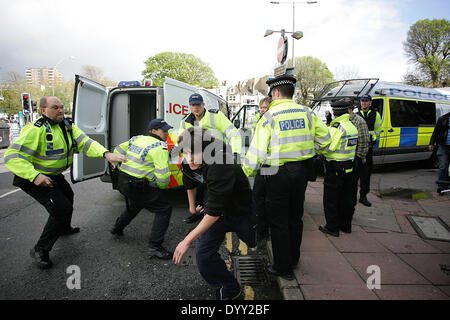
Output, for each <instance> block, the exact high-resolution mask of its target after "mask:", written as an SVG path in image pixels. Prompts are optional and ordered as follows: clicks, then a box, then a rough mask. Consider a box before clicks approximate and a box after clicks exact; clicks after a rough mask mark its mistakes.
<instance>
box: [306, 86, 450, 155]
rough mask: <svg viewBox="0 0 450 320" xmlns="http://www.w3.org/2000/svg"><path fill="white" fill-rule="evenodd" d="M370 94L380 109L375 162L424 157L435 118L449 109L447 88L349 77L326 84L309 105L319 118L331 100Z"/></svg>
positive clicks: (356, 97)
mask: <svg viewBox="0 0 450 320" xmlns="http://www.w3.org/2000/svg"><path fill="white" fill-rule="evenodd" d="M365 94H369V95H370V96H371V97H372V109H375V110H377V111H378V112H379V113H380V116H381V119H382V125H381V134H380V138H379V139H378V140H377V142H376V144H375V146H374V149H373V155H374V164H385V163H394V162H405V161H417V160H427V159H429V158H430V156H431V154H432V153H431V152H430V151H429V150H428V145H429V143H430V138H431V135H432V133H433V130H434V126H435V124H436V121H437V119H438V118H439V117H440V116H441V115H443V114H445V113H447V112H450V91H448V90H444V89H432V88H424V87H416V86H410V85H405V84H400V83H393V82H383V81H379V79H377V78H366V79H349V80H342V81H337V82H333V83H330V84H328V85H326V86H325V87H324V88H323V90H322V91H321V92H320V94H319V95H318V96H317V98H316V99H315V100H314V101H313V103H312V105H311V107H312V109H313V111H314V112H315V113H316V114H317V115H318V116H319V117H320V118H322V119H324V117H325V112H326V111H327V110H328V111H331V106H330V103H331V102H332V101H335V100H338V99H344V98H345V99H350V100H353V102H354V104H355V105H356V106H358V107H359V105H360V103H359V98H360V97H361V96H363V95H365Z"/></svg>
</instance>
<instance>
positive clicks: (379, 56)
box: [0, 0, 450, 83]
mask: <svg viewBox="0 0 450 320" xmlns="http://www.w3.org/2000/svg"><path fill="white" fill-rule="evenodd" d="M287 2H290V3H281V4H278V5H276V4H271V3H270V1H269V0H222V1H216V0H209V1H208V0H188V1H186V0H160V1H146V0H120V1H119V0H108V1H106V0H77V1H68V0H14V1H13V0H0V80H2V79H3V80H5V79H6V72H8V71H14V72H17V73H19V74H22V75H25V69H26V68H28V67H40V66H49V67H53V66H55V65H56V64H58V63H59V65H58V69H59V70H60V71H61V72H62V74H63V77H64V79H65V80H70V79H73V78H74V75H75V74H78V73H79V72H80V71H81V68H82V66H83V65H91V66H95V67H98V68H100V69H101V70H102V71H103V73H104V76H106V77H109V78H111V79H113V80H117V81H120V80H142V78H143V76H142V75H141V72H142V70H144V68H145V65H144V61H145V60H146V59H147V58H149V57H150V56H153V55H156V54H158V53H160V52H165V51H172V52H184V53H189V54H194V55H195V56H197V57H198V58H200V59H201V60H202V61H204V62H205V63H207V64H208V65H209V66H210V67H211V68H212V70H213V71H214V73H215V75H216V77H217V78H218V79H219V81H220V82H223V81H224V80H228V82H229V83H235V82H237V81H238V80H245V79H249V78H253V77H262V76H265V75H270V74H273V68H274V67H276V66H277V59H276V53H277V44H278V40H279V38H280V34H279V33H274V34H272V35H271V36H268V37H264V32H265V30H266V29H272V30H281V29H285V30H286V31H292V28H293V19H292V11H293V8H292V4H291V1H287ZM425 18H428V19H435V18H436V19H443V18H445V19H449V20H450V1H448V0H399V1H392V0H391V1H387V0H317V4H306V3H304V2H303V3H301V2H300V1H299V2H297V3H296V5H295V21H294V23H295V29H296V31H297V30H299V31H302V32H303V34H304V37H303V38H302V39H300V40H295V56H296V57H298V56H313V57H316V58H319V59H320V60H321V61H322V62H324V63H326V64H327V66H328V69H329V70H330V71H332V72H333V73H336V72H345V71H349V70H350V71H353V73H357V74H358V76H361V77H377V78H380V79H381V80H384V81H401V80H402V77H403V76H404V74H405V73H406V71H407V70H408V68H412V66H411V65H409V64H408V60H407V58H406V56H405V54H404V51H403V45H402V43H403V42H404V41H405V40H406V36H407V32H408V29H409V27H410V26H411V25H412V24H414V23H415V22H416V21H417V20H421V19H425ZM289 39H290V41H289V46H290V48H289V52H288V57H289V58H291V55H292V51H290V50H291V47H292V41H291V39H292V38H291V37H289ZM69 56H73V57H75V59H73V60H71V59H67V57H69Z"/></svg>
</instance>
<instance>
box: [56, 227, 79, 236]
mask: <svg viewBox="0 0 450 320" xmlns="http://www.w3.org/2000/svg"><path fill="white" fill-rule="evenodd" d="M78 232H80V227H70V228H69V229H67V230H64V231H63V232H62V233H61V235H62V236H68V235H71V234H74V233H78Z"/></svg>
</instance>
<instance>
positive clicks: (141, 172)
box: [120, 163, 170, 183]
mask: <svg viewBox="0 0 450 320" xmlns="http://www.w3.org/2000/svg"><path fill="white" fill-rule="evenodd" d="M120 168H122V169H123V170H127V171H129V172H132V173H135V174H138V175H141V176H145V177H149V178H150V179H151V180H158V182H161V183H165V182H170V178H167V179H159V178H158V177H157V176H156V175H155V174H154V173H153V172H150V171H144V170H140V169H137V168H133V167H130V166H127V165H126V164H125V163H122V165H121V166H120Z"/></svg>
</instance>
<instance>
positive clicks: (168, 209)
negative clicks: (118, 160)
mask: <svg viewBox="0 0 450 320" xmlns="http://www.w3.org/2000/svg"><path fill="white" fill-rule="evenodd" d="M118 187H119V191H120V193H122V194H123V195H124V196H125V197H126V201H127V210H125V211H124V212H123V213H122V215H121V216H120V217H119V218H117V220H116V224H115V228H117V229H121V230H122V229H124V228H125V227H126V226H127V225H128V224H130V222H131V221H132V220H133V219H134V218H135V217H136V216H137V215H138V213H139V212H140V211H141V210H142V209H147V210H148V211H150V212H153V213H155V217H154V219H153V225H152V230H151V232H150V238H149V245H150V247H159V246H161V244H162V243H163V241H164V236H165V234H166V231H167V228H168V227H169V222H170V216H171V215H172V205H171V204H170V203H168V202H167V201H166V200H164V199H163V193H162V190H160V189H158V188H153V187H150V186H149V185H148V184H145V183H142V181H137V180H136V179H135V178H134V177H131V176H129V175H126V174H123V173H122V172H121V173H120V174H119V181H118Z"/></svg>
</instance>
